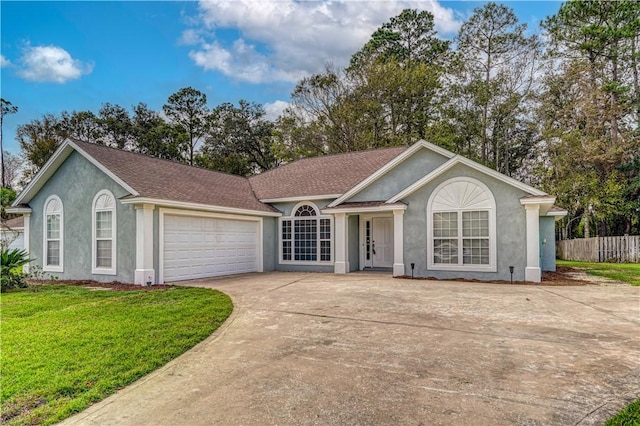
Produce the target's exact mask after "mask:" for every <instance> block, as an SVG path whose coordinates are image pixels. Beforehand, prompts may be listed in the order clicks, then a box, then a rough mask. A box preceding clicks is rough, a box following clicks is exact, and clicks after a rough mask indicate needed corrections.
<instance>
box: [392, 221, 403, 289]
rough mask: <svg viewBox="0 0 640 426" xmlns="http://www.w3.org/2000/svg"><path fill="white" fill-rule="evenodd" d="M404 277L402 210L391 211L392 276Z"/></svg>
mask: <svg viewBox="0 0 640 426" xmlns="http://www.w3.org/2000/svg"><path fill="white" fill-rule="evenodd" d="M399 275H404V210H394V211H393V276H394V277H397V276H399Z"/></svg>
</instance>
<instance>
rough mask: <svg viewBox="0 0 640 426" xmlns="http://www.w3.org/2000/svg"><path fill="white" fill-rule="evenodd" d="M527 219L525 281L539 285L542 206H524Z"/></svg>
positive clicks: (540, 277) (540, 275)
mask: <svg viewBox="0 0 640 426" xmlns="http://www.w3.org/2000/svg"><path fill="white" fill-rule="evenodd" d="M524 208H525V212H526V219H527V267H526V269H525V270H524V279H525V281H532V282H534V283H539V282H540V281H541V279H542V273H541V272H540V241H539V240H540V204H525V205H524Z"/></svg>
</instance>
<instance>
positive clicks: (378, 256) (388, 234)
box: [368, 217, 393, 268]
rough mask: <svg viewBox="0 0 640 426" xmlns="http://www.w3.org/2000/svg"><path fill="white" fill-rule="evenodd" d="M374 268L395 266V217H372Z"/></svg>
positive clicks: (372, 256) (372, 257) (372, 261)
mask: <svg viewBox="0 0 640 426" xmlns="http://www.w3.org/2000/svg"><path fill="white" fill-rule="evenodd" d="M368 266H371V267H373V268H391V267H392V266H393V218H392V217H374V218H372V219H371V264H370V265H368Z"/></svg>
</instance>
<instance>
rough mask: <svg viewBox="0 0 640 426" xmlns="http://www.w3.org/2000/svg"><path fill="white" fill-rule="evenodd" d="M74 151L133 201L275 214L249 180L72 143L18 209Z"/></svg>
mask: <svg viewBox="0 0 640 426" xmlns="http://www.w3.org/2000/svg"><path fill="white" fill-rule="evenodd" d="M74 150H75V151H77V152H78V153H80V154H81V155H82V156H83V157H85V158H86V159H87V160H89V161H90V162H91V163H92V164H94V165H95V166H96V167H98V168H99V169H100V170H102V171H103V172H104V173H106V174H107V175H108V176H109V177H111V178H112V179H113V180H115V181H116V182H117V183H118V184H120V185H121V186H122V187H123V188H125V189H126V190H127V191H128V192H129V193H130V197H131V196H133V197H144V198H146V199H155V200H166V201H177V202H183V203H190V205H191V206H193V205H198V204H200V205H206V206H221V207H230V208H235V209H243V210H252V211H260V212H268V213H273V212H274V209H273V208H272V207H270V206H268V205H266V204H263V203H261V202H260V201H259V200H258V199H257V198H256V197H255V195H254V194H253V191H252V190H251V186H250V185H249V180H248V179H247V178H245V177H242V176H234V175H229V174H225V173H220V172H216V171H213V170H208V169H202V168H199V167H193V166H189V165H186V164H181V163H176V162H173V161H168V160H163V159H159V158H155V157H151V156H147V155H143V154H138V153H133V152H129V151H123V150H119V149H115V148H109V147H106V146H102V145H96V144H92V143H88V142H80V141H72V140H67V141H65V142H64V143H63V144H62V145H61V146H60V147H59V148H58V150H57V151H56V152H55V153H54V155H53V156H52V158H51V159H50V160H49V161H48V162H47V164H46V165H45V167H43V169H42V170H41V171H40V172H39V173H38V175H36V177H35V178H34V179H33V181H32V182H30V183H29V185H28V186H27V188H25V190H24V191H23V192H22V193H21V194H20V196H19V197H18V199H16V202H15V203H14V205H18V204H22V203H28V202H29V200H31V198H33V196H34V195H35V194H36V193H37V192H38V191H39V190H40V189H41V188H42V187H43V185H44V184H45V183H46V181H47V180H48V179H49V178H51V176H53V174H54V173H55V172H56V170H57V169H58V168H59V167H60V165H61V164H62V163H64V161H65V160H66V159H67V158H68V157H69V155H70V154H71V152H73V151H74Z"/></svg>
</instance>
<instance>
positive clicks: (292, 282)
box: [269, 277, 309, 292]
mask: <svg viewBox="0 0 640 426" xmlns="http://www.w3.org/2000/svg"><path fill="white" fill-rule="evenodd" d="M307 278H309V277H302V278H300V279H297V280H293V281H291V282H290V283H286V284H282V285H281V286H278V287H274V288H272V289H269V292H271V291H276V290H280V289H281V288H284V287H287V286H290V285H291V284H296V283H299V282H300V281H304V280H306V279H307Z"/></svg>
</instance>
